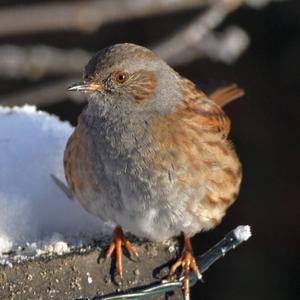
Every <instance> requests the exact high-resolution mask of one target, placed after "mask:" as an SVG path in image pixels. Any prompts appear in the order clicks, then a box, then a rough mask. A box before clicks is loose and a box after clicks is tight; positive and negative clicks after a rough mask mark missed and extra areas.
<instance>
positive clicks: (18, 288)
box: [0, 242, 181, 299]
mask: <svg viewBox="0 0 300 300" xmlns="http://www.w3.org/2000/svg"><path fill="white" fill-rule="evenodd" d="M135 247H136V249H137V251H138V253H139V256H140V261H139V262H134V261H132V260H130V259H128V258H127V257H125V256H123V272H124V275H123V277H124V281H123V284H121V285H118V284H117V283H116V282H114V280H113V279H112V278H113V276H112V275H111V274H112V273H113V272H112V268H111V266H112V261H111V260H107V261H106V262H104V263H102V264H99V254H100V252H101V251H102V250H103V249H100V251H99V250H98V249H96V248H95V247H92V249H89V250H87V251H85V253H82V252H84V251H83V250H82V249H81V251H76V252H73V253H70V254H67V255H63V256H54V257H49V256H44V257H40V258H35V259H33V260H26V261H23V262H20V263H13V265H12V266H0V298H1V299H82V298H93V297H95V296H100V295H106V294H110V293H113V292H116V291H120V290H126V289H129V288H132V287H137V286H141V285H148V284H150V283H152V282H154V281H157V280H158V279H157V278H155V276H154V273H155V272H153V271H154V270H157V269H160V268H161V267H163V266H165V267H164V268H162V271H161V272H160V276H163V275H166V274H167V272H168V267H167V265H166V263H168V262H170V261H171V260H173V259H174V258H175V257H176V251H174V250H173V251H170V249H171V248H174V247H171V248H170V247H167V246H165V245H160V244H152V243H148V242H147V243H146V242H145V243H139V244H136V243H135ZM147 299H166V298H165V296H164V295H162V296H161V297H158V296H156V297H155V298H154V297H153V298H147ZM170 299H181V291H180V290H178V291H177V292H176V293H175V294H174V295H173V296H172V297H170Z"/></svg>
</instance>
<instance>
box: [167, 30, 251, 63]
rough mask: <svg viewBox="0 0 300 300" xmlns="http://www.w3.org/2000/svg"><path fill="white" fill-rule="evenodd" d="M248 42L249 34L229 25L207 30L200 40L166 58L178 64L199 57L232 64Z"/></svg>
mask: <svg viewBox="0 0 300 300" xmlns="http://www.w3.org/2000/svg"><path fill="white" fill-rule="evenodd" d="M249 42H250V39H249V36H248V34H247V33H246V32H245V31H244V30H243V29H242V28H239V27H236V26H230V27H228V28H226V29H225V30H224V32H221V33H214V32H212V31H210V32H208V33H207V34H206V35H205V36H204V37H203V39H202V40H201V42H199V43H197V44H195V45H190V46H189V47H187V48H186V49H185V50H184V51H182V52H180V53H178V54H177V55H176V56H175V57H173V58H171V57H167V60H169V61H170V62H171V63H172V64H174V65H176V66H178V65H183V64H186V63H188V62H191V61H193V60H195V59H199V58H201V57H209V58H211V59H212V60H215V61H221V62H223V63H226V64H232V63H234V62H235V61H236V60H237V59H238V58H239V57H240V55H241V54H242V53H243V52H244V51H245V50H246V49H247V47H248V45H249Z"/></svg>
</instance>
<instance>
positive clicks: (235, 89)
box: [209, 83, 245, 107]
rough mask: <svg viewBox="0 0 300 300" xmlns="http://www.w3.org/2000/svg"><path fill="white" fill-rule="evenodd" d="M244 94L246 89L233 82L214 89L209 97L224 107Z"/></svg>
mask: <svg viewBox="0 0 300 300" xmlns="http://www.w3.org/2000/svg"><path fill="white" fill-rule="evenodd" d="M243 95H245V91H244V90H243V89H242V88H240V87H239V86H238V85H237V84H235V83H233V84H229V85H226V86H223V87H221V88H218V89H216V90H214V91H213V92H212V93H210V94H209V98H210V99H211V100H213V101H214V102H215V103H216V104H218V105H219V106H221V107H223V106H225V105H226V104H228V103H230V102H231V101H233V100H236V99H238V98H240V97H242V96H243Z"/></svg>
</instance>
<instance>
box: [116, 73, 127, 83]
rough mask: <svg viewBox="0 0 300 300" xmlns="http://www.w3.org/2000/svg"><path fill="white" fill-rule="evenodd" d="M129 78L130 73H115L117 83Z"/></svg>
mask: <svg viewBox="0 0 300 300" xmlns="http://www.w3.org/2000/svg"><path fill="white" fill-rule="evenodd" d="M127 78H128V73H126V72H117V73H116V75H115V80H116V82H117V83H124V82H125V81H126V80H127Z"/></svg>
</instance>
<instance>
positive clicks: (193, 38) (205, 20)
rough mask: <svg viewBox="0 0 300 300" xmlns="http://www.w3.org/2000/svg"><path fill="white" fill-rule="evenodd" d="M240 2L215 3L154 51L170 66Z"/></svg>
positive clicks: (232, 0) (228, 0)
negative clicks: (164, 58)
mask: <svg viewBox="0 0 300 300" xmlns="http://www.w3.org/2000/svg"><path fill="white" fill-rule="evenodd" d="M241 3H242V1H238V0H220V1H216V2H215V3H214V4H213V5H212V6H211V7H210V8H208V9H207V11H206V12H204V13H203V14H199V16H198V17H196V18H195V19H194V20H193V21H192V22H191V23H189V24H188V25H186V26H185V27H184V28H182V29H181V30H180V31H178V32H176V33H175V34H174V35H173V36H172V37H170V38H168V39H167V40H165V41H163V42H162V43H160V44H159V45H157V46H156V47H155V48H154V50H155V51H156V52H157V53H158V54H159V55H160V56H161V57H167V56H168V57H169V62H170V63H171V64H172V63H174V61H176V60H177V57H178V56H180V55H181V53H183V52H184V51H186V49H189V48H191V47H193V46H195V45H197V44H199V43H200V41H201V40H202V39H203V38H204V37H205V36H206V35H207V34H208V33H209V32H210V31H212V30H213V29H215V28H216V27H217V26H218V25H220V24H221V22H223V20H224V19H225V18H226V16H227V15H228V14H229V13H230V12H232V11H233V10H235V9H236V8H237V7H239V5H240V4H241Z"/></svg>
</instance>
